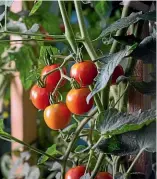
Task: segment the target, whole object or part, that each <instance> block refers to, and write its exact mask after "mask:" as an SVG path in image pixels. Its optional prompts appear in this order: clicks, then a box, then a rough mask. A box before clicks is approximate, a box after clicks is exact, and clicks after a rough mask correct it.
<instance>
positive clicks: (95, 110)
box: [62, 108, 97, 179]
mask: <svg viewBox="0 0 157 179" xmlns="http://www.w3.org/2000/svg"><path fill="white" fill-rule="evenodd" d="M96 113H97V108H94V109H93V110H92V112H91V113H90V114H89V117H87V118H85V119H83V120H82V121H81V123H80V125H79V126H78V127H77V129H76V132H75V134H74V136H73V139H72V140H71V142H70V143H69V145H68V148H67V150H66V152H65V155H64V163H63V166H62V178H63V179H64V175H65V168H66V162H67V159H68V157H69V154H70V152H71V150H72V147H73V145H74V143H75V141H76V139H77V137H78V136H79V134H80V132H81V130H82V129H83V127H84V125H85V124H86V123H87V122H88V121H89V120H90V119H91V117H92V116H94V115H95V114H96Z"/></svg>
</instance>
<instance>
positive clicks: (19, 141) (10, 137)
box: [0, 133, 62, 162]
mask: <svg viewBox="0 0 157 179" xmlns="http://www.w3.org/2000/svg"><path fill="white" fill-rule="evenodd" d="M0 135H1V136H2V137H4V138H7V139H11V140H13V141H15V142H17V143H19V144H22V145H24V146H26V147H27V148H29V149H30V150H32V151H34V152H36V153H38V154H41V155H45V156H47V157H49V158H51V159H53V160H55V161H59V162H61V161H62V160H61V159H58V158H55V157H53V156H51V155H49V154H47V153H45V152H43V151H41V150H39V149H37V148H35V147H32V146H31V145H29V144H27V143H25V142H23V141H21V140H19V139H17V138H15V137H13V136H11V135H9V134H7V133H5V134H0Z"/></svg>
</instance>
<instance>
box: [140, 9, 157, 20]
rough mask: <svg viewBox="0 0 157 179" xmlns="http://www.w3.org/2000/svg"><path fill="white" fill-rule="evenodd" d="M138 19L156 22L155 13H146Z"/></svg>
mask: <svg viewBox="0 0 157 179" xmlns="http://www.w3.org/2000/svg"><path fill="white" fill-rule="evenodd" d="M139 18H140V19H144V20H149V21H156V11H150V12H146V13H145V14H141V15H139Z"/></svg>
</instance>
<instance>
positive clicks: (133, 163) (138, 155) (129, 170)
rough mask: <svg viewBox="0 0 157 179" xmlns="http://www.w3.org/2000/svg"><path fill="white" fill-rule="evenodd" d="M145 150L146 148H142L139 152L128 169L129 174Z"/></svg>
mask: <svg viewBox="0 0 157 179" xmlns="http://www.w3.org/2000/svg"><path fill="white" fill-rule="evenodd" d="M143 151H144V149H141V150H140V151H139V153H138V154H137V155H136V157H135V159H134V161H133V162H132V164H131V165H130V167H129V168H128V170H127V172H126V173H127V174H129V173H130V172H131V170H132V168H133V166H134V165H135V163H136V162H137V160H138V158H139V157H140V155H141V154H142V152H143Z"/></svg>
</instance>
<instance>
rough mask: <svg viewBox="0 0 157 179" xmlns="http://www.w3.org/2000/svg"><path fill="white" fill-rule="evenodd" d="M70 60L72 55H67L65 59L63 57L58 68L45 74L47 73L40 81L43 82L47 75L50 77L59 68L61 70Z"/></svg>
mask: <svg viewBox="0 0 157 179" xmlns="http://www.w3.org/2000/svg"><path fill="white" fill-rule="evenodd" d="M72 58H73V55H72V54H70V55H68V56H67V57H65V59H64V61H63V63H62V64H61V65H60V66H59V67H58V68H55V69H53V70H50V71H49V72H47V73H46V74H45V75H44V76H43V77H42V80H43V81H45V79H46V77H47V76H48V75H50V74H51V73H54V72H55V71H58V70H59V69H60V68H62V67H63V66H64V65H65V64H66V63H67V62H68V61H69V60H70V59H72ZM63 77H64V78H66V79H67V76H65V75H64V74H63ZM68 80H69V79H68Z"/></svg>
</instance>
